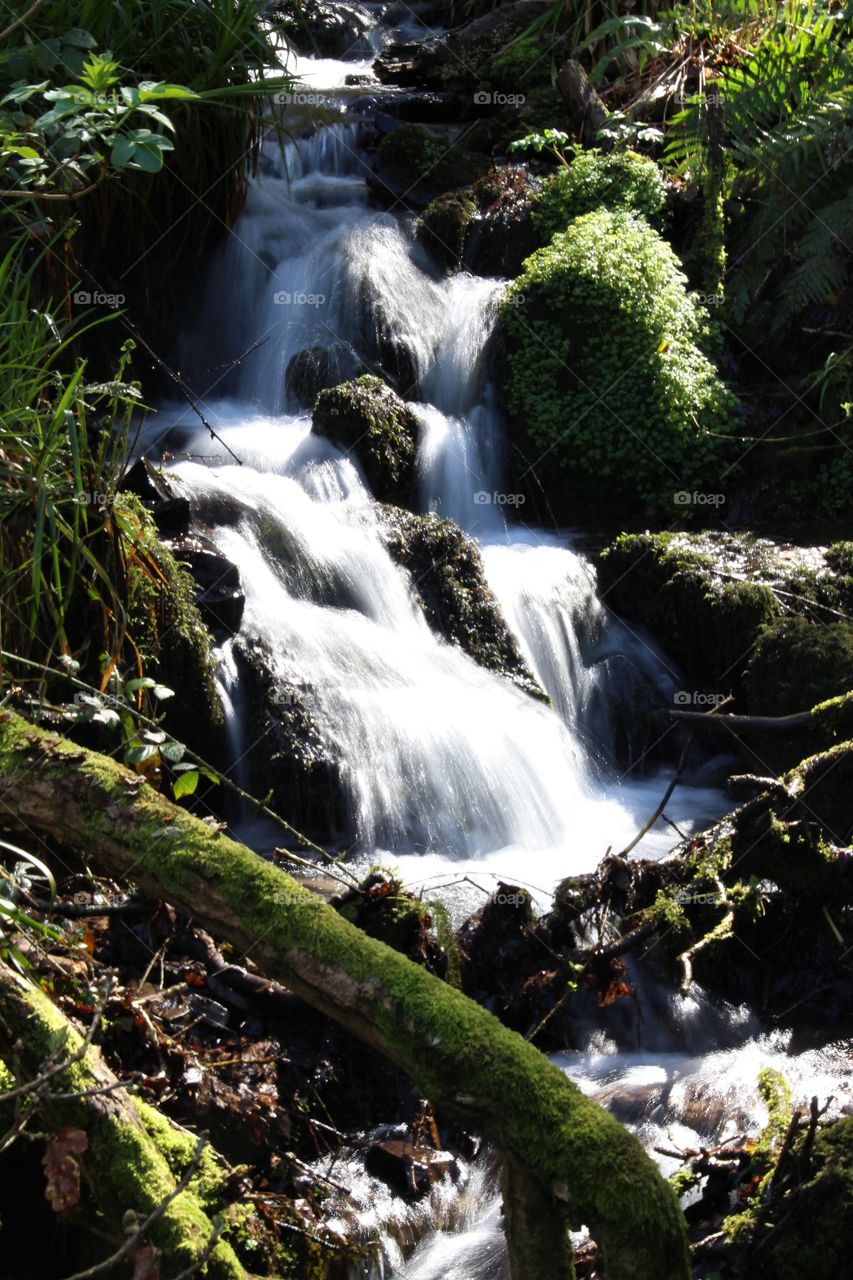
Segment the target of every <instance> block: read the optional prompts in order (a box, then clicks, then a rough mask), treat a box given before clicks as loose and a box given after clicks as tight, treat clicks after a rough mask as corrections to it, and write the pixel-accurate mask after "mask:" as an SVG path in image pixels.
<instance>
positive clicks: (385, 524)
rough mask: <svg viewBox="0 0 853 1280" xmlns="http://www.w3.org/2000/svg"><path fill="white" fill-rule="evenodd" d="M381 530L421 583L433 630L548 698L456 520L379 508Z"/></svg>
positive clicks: (398, 558) (422, 601) (398, 560)
mask: <svg viewBox="0 0 853 1280" xmlns="http://www.w3.org/2000/svg"><path fill="white" fill-rule="evenodd" d="M380 527H381V531H382V536H383V539H384V542H385V545H386V547H387V548H388V551H389V553H390V555H391V557H392V559H393V560H395V561H396V563H397V564H399V565H401V566H402V567H403V568H404V569H406V570H407V571H408V572H409V573H410V574H411V577H412V581H413V582H414V583H416V584H417V586H416V590H417V596H418V600H419V602H420V605H421V608H422V609H423V611H424V615H425V616H426V619H427V622H428V623H429V625H430V626H431V627H432V629H433V631H435V632H437V633H438V635H440V636H442V637H443V638H444V639H445V640H448V641H449V642H450V644H455V645H456V646H457V647H458V648H460V649H463V650H464V651H465V653H467V654H468V655H469V656H470V657H472V658H474V660H475V661H476V662H479V663H480V665H481V666H483V667H487V668H488V669H489V670H490V671H497V672H499V673H500V674H501V675H505V676H507V677H508V679H510V680H512V681H513V682H514V683H515V684H517V685H518V686H519V688H520V689H523V690H524V692H525V693H528V694H530V695H531V696H532V697H534V698H539V699H542V700H545V694H544V692H543V691H542V689H541V687H540V686H539V684H538V683H537V682H536V680H535V679H534V677H533V675H532V674H531V672H530V671H529V669H528V667H527V665H526V663H525V661H524V659H523V658H522V656H521V653H520V651H519V648H518V645H517V644H516V642H515V639H514V638H513V636H512V633H511V632H510V630H509V628H508V627H507V624H506V622H505V620H504V617H503V614H502V613H501V610H500V606H499V604H498V602H497V600H496V599H495V597H494V595H493V594H492V592H491V590H490V588H489V585H488V582H487V581H486V574H485V569H484V567H483V561H482V557H481V556H480V552H479V550H478V548H477V544H476V542H475V541H474V540H473V538H470V537H469V536H468V534H467V533H464V532H463V531H462V529H460V528H459V526H458V525H457V524H454V522H453V521H452V520H444V519H442V518H441V517H440V516H437V515H435V514H430V515H413V514H412V512H410V511H403V510H401V509H400V508H399V507H390V506H386V507H384V508H381V509H380Z"/></svg>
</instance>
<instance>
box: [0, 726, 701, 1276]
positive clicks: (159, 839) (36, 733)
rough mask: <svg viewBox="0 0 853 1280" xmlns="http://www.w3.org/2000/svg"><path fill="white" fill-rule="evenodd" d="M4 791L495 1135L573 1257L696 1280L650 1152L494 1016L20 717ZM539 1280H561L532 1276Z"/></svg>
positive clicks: (629, 1272)
mask: <svg viewBox="0 0 853 1280" xmlns="http://www.w3.org/2000/svg"><path fill="white" fill-rule="evenodd" d="M0 786H2V807H0V816H5V817H6V818H7V819H9V818H13V819H14V820H15V823H16V824H17V825H18V826H22V827H23V828H24V829H29V830H30V831H31V832H37V833H38V834H39V835H46V836H50V837H52V838H54V839H55V840H58V841H59V842H61V843H62V844H63V845H64V846H66V847H70V848H74V849H78V850H81V851H84V852H85V854H86V856H87V857H88V858H90V859H92V860H96V861H97V862H99V863H100V864H101V866H103V867H104V868H105V869H107V870H109V871H110V872H111V873H112V874H113V875H116V876H119V877H132V879H133V880H134V881H135V882H136V883H137V884H139V885H140V886H142V888H144V889H145V890H146V891H148V892H150V893H152V894H154V895H157V896H159V897H162V898H166V899H168V900H169V901H170V902H171V903H173V904H174V905H175V906H176V907H179V908H180V909H182V910H184V911H186V912H187V913H188V914H189V915H191V916H192V917H193V918H194V919H195V920H197V921H198V922H199V923H201V924H202V925H203V926H204V927H206V928H208V929H209V930H210V931H211V932H213V933H215V934H216V935H217V936H218V937H223V938H227V939H228V940H229V941H230V942H231V943H232V945H233V946H235V947H236V948H237V951H238V954H239V953H243V954H247V953H251V956H252V958H253V960H254V961H255V963H256V964H257V965H258V966H259V967H260V968H261V969H262V970H263V971H264V972H265V973H266V974H268V975H269V976H270V977H272V978H276V979H278V980H280V981H282V982H284V983H285V984H286V985H287V986H288V987H289V988H290V989H291V990H292V991H294V992H296V994H297V995H299V996H301V997H302V998H303V999H304V1000H306V1001H307V1002H308V1003H309V1004H311V1005H313V1006H314V1007H315V1008H317V1009H320V1010H321V1011H322V1012H323V1013H325V1014H327V1015H328V1016H329V1017H331V1018H333V1019H335V1020H336V1021H337V1022H339V1023H341V1024H342V1025H343V1026H344V1027H346V1028H347V1029H348V1030H349V1031H350V1032H352V1033H353V1034H354V1035H356V1036H358V1037H359V1038H360V1039H362V1040H363V1041H364V1042H365V1043H367V1044H369V1045H371V1046H373V1047H374V1048H375V1049H377V1050H378V1051H379V1052H380V1053H382V1054H384V1055H385V1056H386V1057H387V1058H389V1059H390V1060H391V1061H392V1062H394V1063H396V1064H397V1065H398V1066H399V1067H400V1068H402V1070H404V1071H405V1072H407V1074H409V1075H410V1076H411V1077H412V1079H413V1080H415V1081H416V1083H417V1085H418V1087H419V1088H420V1090H421V1091H422V1093H423V1094H424V1096H425V1097H428V1098H429V1099H430V1100H431V1102H432V1103H433V1105H434V1106H436V1107H438V1108H441V1109H442V1110H443V1111H444V1113H445V1114H446V1115H448V1116H449V1117H451V1118H454V1119H457V1120H459V1121H461V1122H463V1123H465V1124H467V1125H469V1126H472V1127H475V1128H477V1129H478V1130H479V1131H480V1132H481V1133H482V1134H484V1135H485V1137H487V1138H488V1139H490V1140H491V1141H492V1142H493V1143H494V1144H495V1145H496V1146H497V1147H498V1148H500V1150H501V1151H502V1153H503V1154H504V1156H505V1158H506V1160H507V1161H508V1162H509V1164H510V1167H511V1169H512V1174H511V1178H510V1189H511V1195H513V1196H514V1197H516V1198H517V1197H518V1196H519V1195H520V1194H521V1192H520V1190H519V1188H520V1187H521V1186H524V1185H526V1183H527V1181H529V1185H530V1188H531V1190H529V1192H528V1193H527V1194H528V1195H529V1196H530V1197H531V1199H530V1203H534V1200H533V1199H532V1197H534V1195H535V1197H536V1198H535V1205H536V1213H535V1218H536V1222H537V1224H538V1229H539V1230H540V1231H542V1232H546V1233H548V1234H549V1235H550V1236H551V1237H552V1238H553V1239H554V1240H558V1241H560V1242H561V1246H562V1247H563V1248H565V1250H566V1252H568V1248H569V1245H568V1241H567V1237H566V1223H567V1221H568V1223H569V1224H570V1225H571V1226H572V1227H575V1228H578V1227H580V1226H582V1225H586V1226H587V1227H588V1228H589V1230H590V1232H591V1233H592V1236H593V1238H594V1239H595V1240H596V1242H597V1243H598V1245H599V1247H600V1249H601V1251H602V1255H603V1259H604V1264H605V1274H606V1276H607V1280H659V1277H661V1276H666V1277H667V1280H687V1277H688V1275H689V1265H688V1257H687V1244H686V1231H685V1223H684V1218H683V1216H682V1214H681V1211H680V1209H679V1207H678V1203H677V1200H676V1198H675V1196H674V1194H673V1193H672V1191H671V1189H670V1188H669V1186H668V1185H667V1184H666V1183H665V1181H664V1180H663V1179H662V1178H661V1176H660V1174H659V1173H658V1171H657V1168H656V1167H655V1165H654V1164H653V1162H652V1161H651V1160H650V1159H649V1157H648V1156H647V1155H646V1154H645V1152H644V1151H643V1149H642V1147H641V1146H640V1144H639V1143H638V1142H637V1140H636V1139H635V1138H634V1137H633V1136H632V1135H631V1134H629V1133H628V1131H627V1130H626V1129H624V1128H623V1127H622V1126H621V1125H620V1124H619V1123H618V1122H617V1121H616V1120H614V1119H613V1117H612V1116H610V1115H609V1114H608V1113H607V1112H606V1111H604V1110H603V1109H602V1108H601V1107H599V1106H598V1105H597V1104H596V1103H594V1102H592V1101H591V1100H590V1099H588V1098H586V1097H584V1095H583V1094H582V1093H581V1091H580V1090H579V1089H578V1088H577V1087H576V1086H575V1085H574V1084H572V1083H571V1082H570V1081H569V1080H568V1079H567V1078H566V1077H565V1076H564V1075H563V1073H562V1072H561V1071H560V1070H559V1069H558V1068H557V1067H555V1066H553V1065H552V1064H551V1063H549V1062H548V1060H547V1058H545V1057H544V1056H543V1055H542V1054H541V1053H540V1052H539V1051H538V1049H536V1048H534V1046H533V1045H531V1044H528V1043H527V1042H526V1041H525V1040H523V1039H522V1038H521V1037H520V1036H519V1035H517V1034H516V1033H515V1032H513V1031H510V1030H509V1029H507V1028H506V1027H504V1026H503V1025H502V1024H501V1023H500V1022H499V1021H498V1020H497V1019H496V1018H494V1017H493V1016H492V1015H491V1014H490V1013H488V1012H487V1011H486V1010H484V1009H482V1008H481V1007H480V1006H479V1005H477V1004H475V1003H474V1002H473V1001H471V1000H468V999H467V998H466V997H465V996H463V995H462V994H461V993H460V992H458V991H456V990H454V989H453V988H451V987H449V986H448V985H447V984H445V983H443V982H442V981H441V980H440V979H438V978H436V977H434V976H433V975H432V974H429V973H427V972H426V971H425V970H424V969H422V968H420V967H418V966H417V965H415V964H413V963H412V962H411V961H409V960H407V959H406V958H405V957H404V956H402V955H400V954H399V953H398V952H396V951H392V950H391V949H390V948H388V947H386V946H384V945H383V944H382V943H380V942H376V941H375V940H373V939H370V938H368V937H366V936H365V935H364V934H363V933H362V932H361V931H360V930H358V929H356V928H355V927H354V926H352V925H351V924H349V923H348V922H347V921H346V920H344V919H343V918H342V917H341V916H339V915H338V914H337V912H335V911H334V910H333V909H332V908H331V907H329V906H327V905H326V903H324V902H322V901H321V900H320V899H319V898H318V897H317V896H316V895H314V894H312V893H311V892H310V891H309V890H307V889H305V888H303V887H302V886H301V885H299V883H298V882H297V881H295V880H293V879H292V878H291V877H290V876H288V875H287V874H286V873H285V872H283V871H281V870H280V869H279V868H278V867H274V866H272V865H271V864H270V863H267V862H265V861H263V860H262V859H261V858H259V857H257V856H256V855H254V854H253V853H251V852H250V851H249V850H247V849H246V848H245V847H243V846H241V845H238V844H236V843H234V842H233V841H231V840H229V839H228V838H227V837H226V836H224V835H223V834H222V833H220V832H216V831H214V830H212V829H211V828H210V827H208V826H207V825H206V824H205V823H203V822H201V821H200V820H198V819H197V818H194V817H193V816H191V815H190V814H188V813H186V812H185V811H184V810H181V809H179V808H177V807H176V806H175V805H173V804H171V803H170V802H169V801H168V800H166V799H165V798H164V797H163V796H161V795H159V794H158V793H157V792H156V791H154V790H153V788H152V787H151V786H150V785H149V784H148V783H147V782H145V781H143V780H142V779H141V778H140V777H139V776H138V775H136V774H133V773H130V772H129V771H128V770H127V769H125V768H122V767H121V766H120V765H117V764H116V763H115V762H114V761H112V760H109V759H107V758H105V757H103V756H98V755H96V754H95V753H94V752H90V751H86V750H84V749H82V748H80V747H77V746H76V745H74V744H72V743H70V742H68V741H67V740H65V739H62V738H60V737H58V736H56V735H54V734H50V733H47V732H45V731H44V730H41V729H36V728H34V727H33V726H31V725H29V724H27V722H26V721H24V720H22V719H21V718H20V717H19V716H17V715H15V714H14V713H12V712H9V711H2V712H0ZM519 1212H521V1213H522V1214H523V1213H524V1212H525V1210H524V1206H523V1204H522V1206H521V1209H520V1210H519ZM514 1218H515V1219H516V1220H517V1213H516V1205H515V1204H514V1205H512V1206H511V1207H510V1214H509V1220H510V1225H512V1222H513V1219H514ZM510 1252H511V1254H517V1252H518V1251H517V1250H516V1248H515V1245H514V1244H513V1243H511V1244H510ZM569 1265H570V1263H567V1264H566V1267H565V1268H564V1274H565V1275H569V1274H570V1272H569V1271H568V1269H567V1268H568V1266H569ZM534 1276H535V1280H554V1272H553V1271H547V1272H543V1273H540V1274H535V1273H534V1272H532V1271H530V1270H529V1269H528V1270H526V1271H522V1272H519V1271H518V1270H517V1268H516V1271H515V1272H514V1280H534Z"/></svg>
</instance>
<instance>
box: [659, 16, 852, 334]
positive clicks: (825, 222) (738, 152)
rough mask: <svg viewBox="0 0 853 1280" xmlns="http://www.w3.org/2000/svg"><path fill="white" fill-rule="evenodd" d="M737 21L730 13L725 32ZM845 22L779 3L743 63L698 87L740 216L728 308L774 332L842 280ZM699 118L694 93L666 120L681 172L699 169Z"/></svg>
mask: <svg viewBox="0 0 853 1280" xmlns="http://www.w3.org/2000/svg"><path fill="white" fill-rule="evenodd" d="M738 23H742V15H741V14H738V13H737V10H736V7H735V11H734V12H733V13H732V15H731V25H730V27H729V31H728V34H729V35H730V34H731V33H732V31H733V30H734V28H735V27H736V25H737V24H738ZM851 24H853V15H851V13H850V11H849V10H848V11H843V10H837V11H835V12H832V11H830V9H829V8H828V7H827V6H825V5H823V4H815V3H809V4H797V3H794V2H793V0H789V2H788V3H787V4H785V5H783V6H780V7H779V8H778V9H777V10H776V11H775V12H774V13H773V15H772V18H768V19H765V21H764V23H763V24H759V25H757V26H756V27H755V28H753V37H752V38H753V43H752V45H751V47H750V45H749V42H747V54H746V56H745V57H744V58H742V59H741V60H739V61H736V62H734V63H732V64H731V65H728V66H723V67H722V69H721V70H720V71H719V73H718V74H717V76H716V77H715V78H714V79H713V80H712V81H710V82H709V85H708V89H709V92H710V93H712V94H714V95H716V96H717V97H719V98H720V99H721V100H722V105H723V109H724V117H725V138H724V142H725V147H726V152H727V157H728V178H729V185H728V191H727V195H729V196H734V197H737V198H738V200H739V201H740V202H741V205H742V208H743V209H744V212H743V213H742V215H741V217H740V218H739V219H738V220H737V222H736V223H735V225H734V226H733V227H732V229H731V239H732V241H733V245H732V247H733V249H734V251H735V252H734V255H733V256H734V269H733V270H732V272H731V273H730V278H729V285H728V296H729V299H730V303H731V305H732V311H733V314H734V315H736V316H739V317H743V316H744V315H745V314H746V312H747V310H748V309H749V308H752V307H755V306H759V307H760V309H761V312H762V316H763V318H764V320H766V321H769V322H770V323H771V324H772V326H773V327H774V328H776V329H779V328H780V327H782V326H784V325H786V324H788V323H789V322H791V321H792V320H794V319H796V318H797V317H799V316H800V315H801V314H802V313H803V311H804V310H805V309H806V308H807V307H808V306H810V305H813V304H815V303H819V302H823V301H825V300H826V299H827V298H828V297H829V296H830V295H833V294H837V293H838V292H839V291H840V290H842V289H843V288H844V285H845V283H846V281H847V278H848V260H849V252H846V251H845V248H844V246H845V244H848V243H849V240H850V234H851V231H853V197H851V174H853V160H851V157H850V150H851V144H853V76H851V70H853V62H851V53H850V47H849V39H850V35H851V33H853V25H851ZM707 111H708V103H707V100H706V98H705V95H698V96H696V97H694V98H692V99H691V100H690V101H689V103H688V104H687V105H686V106H685V108H684V110H683V111H682V112H681V113H680V114H679V115H678V116H677V117H676V118H675V119H674V120H673V122H672V126H671V128H670V130H669V132H668V134H667V148H666V149H667V156H668V158H669V160H670V161H671V162H672V163H673V164H675V166H676V167H677V169H678V170H679V171H680V172H681V173H684V174H688V175H689V174H691V173H693V174H696V173H697V172H700V171H701V169H702V167H703V165H704V157H705V150H706V145H707V136H706V121H707ZM768 275H769V276H770V281H771V286H770V287H769V288H768V279H767V278H768ZM762 322H763V321H758V324H760V323H762ZM836 327H837V326H836Z"/></svg>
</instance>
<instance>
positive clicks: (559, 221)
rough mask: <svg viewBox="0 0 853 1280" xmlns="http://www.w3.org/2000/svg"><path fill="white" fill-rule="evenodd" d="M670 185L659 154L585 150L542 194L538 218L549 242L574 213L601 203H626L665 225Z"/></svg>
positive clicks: (610, 205) (535, 214) (624, 205)
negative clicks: (657, 161) (657, 158)
mask: <svg viewBox="0 0 853 1280" xmlns="http://www.w3.org/2000/svg"><path fill="white" fill-rule="evenodd" d="M665 204H666V185H665V183H664V180H663V175H662V174H661V171H660V169H659V168H658V166H657V165H656V164H655V162H654V160H650V159H649V158H648V157H647V156H641V155H638V154H637V153H636V152H635V151H614V152H610V153H609V154H604V153H603V152H600V151H581V152H579V154H578V155H577V156H576V157H575V159H574V160H573V161H572V163H571V165H570V166H569V167H568V168H561V169H559V170H558V171H557V172H556V173H555V174H554V175H553V176H552V177H551V178H549V179H548V181H547V182H546V183H545V185H544V187H543V188H542V190H541V192H540V193H539V195H538V196H537V197H536V200H535V202H534V207H533V222H534V225H535V226H536V228H537V230H538V232H539V234H540V236H541V238H542V242H543V243H547V241H548V240H550V239H551V237H552V236H553V235H554V234H555V233H556V232H558V231H565V230H566V227H567V226H568V225H569V223H570V222H571V221H572V219H573V218H578V217H580V216H581V215H582V214H585V213H592V212H593V210H595V209H602V208H603V209H626V210H628V211H629V212H631V213H634V214H637V215H638V216H640V217H643V218H645V219H646V220H647V221H648V222H650V223H651V224H652V226H655V227H657V228H658V229H661V227H662V225H663V211H664V206H665Z"/></svg>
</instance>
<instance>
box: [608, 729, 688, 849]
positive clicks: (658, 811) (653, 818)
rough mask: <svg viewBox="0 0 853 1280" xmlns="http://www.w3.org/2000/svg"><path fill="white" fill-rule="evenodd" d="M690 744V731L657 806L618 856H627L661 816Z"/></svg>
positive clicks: (681, 769)
mask: <svg viewBox="0 0 853 1280" xmlns="http://www.w3.org/2000/svg"><path fill="white" fill-rule="evenodd" d="M692 745H693V734H692V733H690V734H688V735H687V741H686V742H685V744H684V750H683V751H682V753H681V758H680V760H679V761H678V764H677V765H676V768H675V773H674V774H673V775H672V778H671V779H670V782H669V786H668V787H667V789H666V791H665V792H664V794H663V799H662V800H661V802H660V804H659V805H658V807H657V808H656V809H655V811H654V813H653V814H652V815H651V817H650V818H649V819H648V821H647V822H645V823H644V825H643V826H642V827H640V830H639V831H638V832H637V834H636V835H635V836H634V839H633V840H632V841H631V843H630V844H628V845H626V846H625V848H624V849H623V850H622V852H621V853H620V854H619V857H620V858H627V856H628V854H629V853H630V852H631V850H632V849H633V848H635V847H636V846H637V845H638V844H639V843H640V841H641V840H642V838H643V836H644V835H646V833H647V832H648V831H650V830H651V828H652V827H653V826H654V825H655V823H656V822H657V820H658V818H659V817H660V816H661V814H662V813H663V811H664V809H665V808H666V806H667V805H668V804H669V799H670V796H671V795H672V793H673V791H674V790H675V788H676V787H677V786H678V784H679V782H680V781H681V774H682V772H683V770H684V766H685V764H686V763H687V753H688V752H689V750H690V748H691V746H692Z"/></svg>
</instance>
